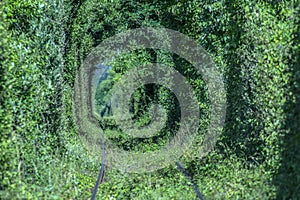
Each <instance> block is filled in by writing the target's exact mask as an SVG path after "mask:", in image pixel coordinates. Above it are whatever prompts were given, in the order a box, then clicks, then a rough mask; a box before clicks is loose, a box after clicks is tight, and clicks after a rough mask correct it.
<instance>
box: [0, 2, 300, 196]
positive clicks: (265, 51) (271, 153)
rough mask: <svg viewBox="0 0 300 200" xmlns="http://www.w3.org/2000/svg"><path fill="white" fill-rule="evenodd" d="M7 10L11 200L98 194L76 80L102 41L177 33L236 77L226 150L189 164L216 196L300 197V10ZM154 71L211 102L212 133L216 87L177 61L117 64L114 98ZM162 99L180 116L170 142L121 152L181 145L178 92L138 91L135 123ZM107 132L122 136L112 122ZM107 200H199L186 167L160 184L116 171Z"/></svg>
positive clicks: (132, 57) (0, 21) (168, 172)
mask: <svg viewBox="0 0 300 200" xmlns="http://www.w3.org/2000/svg"><path fill="white" fill-rule="evenodd" d="M0 5H1V6H0V35H1V37H0V38H1V40H0V42H1V47H0V51H1V54H0V62H1V65H0V88H1V89H0V133H1V136H0V148H1V153H0V159H1V160H0V161H1V165H0V169H1V170H0V173H1V175H0V176H1V180H0V197H1V198H51V199H52V198H62V199H65V198H67V199H86V198H89V197H90V196H91V189H92V188H93V185H94V182H95V179H96V175H97V171H98V168H99V166H100V163H99V158H95V157H93V156H92V155H91V154H90V152H89V151H88V150H87V149H85V148H84V146H83V145H82V143H81V141H80V139H79V138H78V133H77V129H76V126H77V125H76V123H75V122H74V113H73V86H74V81H75V78H76V73H77V71H78V69H79V68H80V66H81V64H82V62H83V60H84V59H85V58H86V56H87V55H88V53H89V52H90V51H91V49H92V48H93V47H95V46H97V45H98V44H100V43H101V41H103V40H104V39H107V38H109V37H111V36H113V35H115V34H117V33H120V32H122V31H124V30H129V29H133V28H139V27H165V28H169V29H173V30H177V31H179V32H181V33H183V34H186V35H188V36H189V37H191V38H193V39H194V40H196V41H197V42H198V43H199V44H201V45H202V46H203V48H204V49H206V50H207V51H208V52H209V54H210V55H211V56H212V58H213V60H214V61H215V63H216V65H217V66H218V67H219V70H220V71H221V72H222V74H223V76H224V82H225V85H226V92H227V105H228V106H227V115H226V122H225V127H224V130H223V132H222V134H221V137H220V138H219V140H218V143H217V146H216V147H215V149H214V150H213V151H211V152H210V153H209V154H208V155H207V156H206V157H205V158H202V159H197V156H193V157H192V158H193V159H190V158H191V157H190V156H188V155H187V156H186V158H182V159H183V160H184V165H185V168H186V169H187V170H188V171H189V172H190V173H191V174H192V175H193V178H194V180H195V182H196V183H197V184H198V186H199V188H200V190H201V191H202V192H203V194H204V196H205V197H206V198H207V199H297V198H299V197H298V195H299V194H298V190H299V187H300V171H299V169H300V168H299V166H300V152H299V145H300V130H299V124H300V116H299V113H300V110H299V109H300V107H299V104H300V101H299V99H300V31H299V30H300V29H299V28H300V19H299V16H300V6H299V5H300V2H299V0H291V1H285V0H282V1H277V0H276V1H275V0H269V1H263V0H258V1H250V0H220V1H208V0H204V1H198V0H191V1H185V0H176V1H175V0H168V1H158V0H154V1H142V0H138V1H133V0H126V1H123V0H101V1H96V0H84V1H83V0H79V1H75V0H74V1H72V0H49V1H42V0H34V1H21V0H4V1H1V2H0ZM153 62H160V63H165V64H168V65H170V66H172V67H174V68H175V69H177V70H178V71H179V72H180V73H182V74H183V75H184V76H185V77H187V78H188V80H189V82H190V84H191V85H192V86H193V88H194V90H195V92H196V93H197V98H198V100H199V108H200V110H201V116H199V117H200V118H201V122H200V127H201V128H200V129H199V130H200V132H199V136H201V130H205V127H206V126H207V123H209V116H208V115H207V111H208V110H209V106H210V105H209V102H208V101H207V91H206V87H205V83H204V81H203V80H202V78H201V76H200V75H199V74H198V73H197V72H196V71H195V70H194V69H193V68H192V67H191V65H190V64H189V63H188V62H186V61H185V60H183V59H181V58H179V57H178V56H176V55H173V54H171V53H169V52H164V51H160V50H153V49H145V50H138V51H134V52H131V54H128V55H124V56H121V57H119V58H116V60H115V61H114V63H111V66H112V71H111V73H112V76H111V78H108V79H106V80H107V81H106V85H105V84H103V85H102V87H104V88H102V90H103V89H104V90H105V87H110V85H111V84H112V83H113V82H114V81H117V80H118V78H120V76H121V75H122V74H123V73H125V72H126V71H127V70H128V69H130V67H133V66H136V65H138V64H140V63H153ZM124 63H125V64H124ZM99 90H101V87H99ZM97 95H102V93H101V92H100V93H99V92H98V93H97ZM98 97H99V96H98ZM97 99H98V100H99V102H96V104H97V103H98V104H97V105H103V102H101V101H102V100H103V99H105V98H104V97H99V98H97ZM155 101H158V102H159V103H161V104H162V105H164V106H165V107H167V108H168V112H169V113H168V115H169V116H173V118H171V117H170V118H168V124H167V125H166V127H165V129H164V130H163V131H162V132H161V135H159V136H158V137H155V138H150V139H143V141H139V140H136V141H129V140H128V138H124V136H118V137H117V138H116V139H115V143H116V144H117V145H120V146H122V147H123V148H124V149H126V148H127V150H132V151H134V150H137V151H152V150H155V149H157V148H160V146H162V145H163V144H164V141H166V140H167V139H168V138H170V137H172V135H171V133H170V132H169V129H174V127H175V128H176V122H178V121H180V118H179V117H178V116H180V113H178V109H177V103H176V99H175V97H174V96H172V94H171V92H170V91H168V90H167V89H166V88H163V87H161V86H159V85H146V86H143V87H141V88H140V89H139V90H137V91H136V92H135V95H134V96H133V98H132V110H131V111H132V113H133V114H134V116H135V120H136V122H137V123H140V124H141V125H143V124H147V123H148V121H147V120H148V119H147V112H144V110H146V111H147V109H144V107H147V106H148V105H149V104H151V103H153V102H155ZM170 101H171V102H172V103H170ZM106 124H107V127H109V128H110V129H111V131H116V130H118V129H117V128H116V127H115V125H114V124H113V122H112V121H110V119H109V116H107V118H106ZM98 195H99V197H102V198H103V199H109V198H111V197H112V198H115V199H158V198H162V199H193V198H195V195H194V193H193V192H192V188H191V187H190V186H189V185H188V181H187V180H186V179H185V178H184V177H183V176H182V174H181V173H180V172H179V171H178V170H177V169H176V167H175V166H168V167H166V168H164V169H161V170H159V171H157V172H153V173H150V174H127V173H121V172H119V171H117V170H113V169H111V170H110V169H108V170H107V171H106V175H105V178H104V183H103V185H101V188H100V189H99V191H98Z"/></svg>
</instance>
